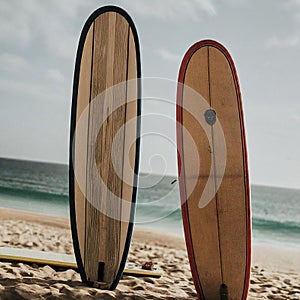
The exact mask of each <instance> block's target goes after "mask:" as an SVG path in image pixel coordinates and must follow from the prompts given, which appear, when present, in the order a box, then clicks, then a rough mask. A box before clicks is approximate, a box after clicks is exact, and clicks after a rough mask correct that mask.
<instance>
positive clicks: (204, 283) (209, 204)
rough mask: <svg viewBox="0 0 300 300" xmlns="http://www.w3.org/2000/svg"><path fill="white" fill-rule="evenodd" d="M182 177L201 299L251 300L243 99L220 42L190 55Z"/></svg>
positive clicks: (181, 96) (180, 130)
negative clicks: (248, 299) (248, 295)
mask: <svg viewBox="0 0 300 300" xmlns="http://www.w3.org/2000/svg"><path fill="white" fill-rule="evenodd" d="M177 144H178V172H179V182H180V196H181V202H182V216H183V222H184V231H185V239H186V245H187V250H188V254H189V261H190V265H191V271H192V275H193V280H194V284H195V287H196V290H197V293H198V295H199V297H200V298H201V299H212V300H216V299H231V300H233V299H239V300H240V299H246V298H247V293H248V287H249V277H250V260H251V258H250V256H251V218H250V191H249V178H248V166H247V151H246V141H245V129H244V121H243V111H242V102H241V93H240V87H239V82H238V77H237V72H236V69H235V66H234V63H233V60H232V58H231V56H230V54H229V53H228V51H227V50H226V49H225V48H224V47H223V46H222V45H221V44H219V43H218V42H215V41H211V40H205V41H201V42H198V43H196V44H194V45H193V46H192V47H191V48H190V49H189V50H188V51H187V53H186V54H185V56H184V58H183V61H182V64H181V68H180V71H179V78H178V90H177Z"/></svg>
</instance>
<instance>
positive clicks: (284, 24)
mask: <svg viewBox="0 0 300 300" xmlns="http://www.w3.org/2000/svg"><path fill="white" fill-rule="evenodd" d="M107 4H115V5H119V6H121V7H122V8H124V9H125V10H127V12H128V13H129V14H130V15H131V17H132V19H133V20H134V22H135V24H136V27H137V30H138V34H139V38H140V45H141V62H142V75H143V77H159V78H163V79H168V80H173V81H176V79H177V76H178V69H179V66H180V63H181V59H182V58H183V56H184V54H185V52H186V51H187V49H188V48H189V47H190V46H191V45H192V44H194V43H195V42H197V41H199V40H202V39H207V38H209V39H215V40H217V41H219V42H221V43H222V44H223V45H224V46H225V47H226V48H227V49H228V50H229V52H230V53H231V55H232V57H233V59H234V61H235V64H236V68H237V71H238V75H239V80H240V84H241V90H242V96H243V105H244V114H245V121H246V131H247V143H248V152H249V166H250V179H251V183H253V184H263V185H272V186H281V187H293V188H300V172H299V169H300V157H299V149H300V130H299V128H300V97H299V90H300V84H299V79H300V74H299V70H300V59H299V57H300V1H299V0H285V1H279V0H252V1H246V0H218V1H217V0H181V1H175V0H164V1H161V0H152V1H147V0H131V1H125V0H120V1H110V2H108V1H95V0H89V1H83V0H81V1H80V0H72V1H71V0H64V1H61V0H60V1H58V0H51V1H39V0H27V1H19V0H10V1H0V28H1V30H0V103H1V106H0V126H1V127H0V128H1V131H0V141H1V147H0V157H9V158H20V159H29V160H38V161H50V162H59V163H67V162H68V153H69V150H68V148H69V123H70V110H71V97H72V83H73V71H74V63H75V55H76V51H77V45H78V39H79V35H80V32H81V29H82V27H83V25H84V22H85V20H86V19H87V18H88V16H89V15H90V14H91V13H92V12H93V11H94V10H95V9H96V8H98V7H100V6H102V5H107ZM170 98H171V103H161V102H159V101H151V99H150V100H149V99H148V100H144V102H143V115H144V116H147V115H149V114H153V115H154V116H156V117H157V116H159V115H161V114H163V115H164V116H165V120H167V121H166V123H165V124H164V125H165V126H166V128H165V132H164V136H162V135H161V136H160V138H157V137H154V136H152V137H151V134H144V138H143V139H142V152H141V171H143V172H149V171H151V172H154V173H160V172H162V170H163V172H166V173H169V174H175V173H176V164H177V162H176V146H175V144H174V141H175V123H174V124H173V123H172V122H174V121H172V120H174V118H175V106H174V103H175V91H174V95H173V96H172V95H171V96H170ZM172 101H173V104H172ZM146 119H147V117H146ZM158 122H159V120H158ZM151 126H153V124H152V123H151V122H147V120H146V121H145V123H144V125H143V127H142V134H143V132H144V133H147V132H148V131H149V132H150V131H151ZM168 137H169V139H168ZM153 149H155V151H156V152H155V153H154V152H153V151H154V150H153Z"/></svg>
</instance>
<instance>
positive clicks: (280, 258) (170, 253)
mask: <svg viewBox="0 0 300 300" xmlns="http://www.w3.org/2000/svg"><path fill="white" fill-rule="evenodd" d="M0 247H16V248H27V249H35V250H42V251H52V252H58V253H66V254H72V253H73V246H72V241H71V233H70V228H69V222H68V220H67V219H63V218H53V217H48V216H42V215H37V214H31V213H24V212H18V211H14V210H8V209H0ZM128 260H129V261H130V262H135V263H140V264H142V263H144V262H146V261H152V262H154V263H155V264H156V265H157V266H158V267H159V268H161V269H162V270H163V272H164V273H163V276H162V277H161V278H159V279H157V278H149V277H144V278H135V277H132V276H123V278H122V280H121V281H120V284H119V285H118V287H117V289H116V290H115V291H101V290H98V289H94V288H90V287H86V286H84V285H83V284H82V283H81V281H80V276H79V274H78V273H77V272H76V271H75V270H72V269H69V270H61V271H57V270H54V269H52V268H51V267H49V266H44V267H38V266H36V265H31V266H30V265H27V264H24V263H8V262H0V299H14V300H18V299H30V300H34V299H68V300H69V299H197V297H196V293H195V289H194V286H193V282H192V278H191V273H190V268H189V264H188V259H187V254H186V250H185V244H184V240H183V238H182V237H179V236H173V235H167V234H164V233H160V232H154V231H150V230H141V229H136V230H135V231H134V235H133V241H132V245H131V249H130V254H129V257H128ZM248 299H300V250H299V249H284V248H275V247H271V246H263V245H256V246H254V249H253V266H252V274H251V283H250V291H249V297H248Z"/></svg>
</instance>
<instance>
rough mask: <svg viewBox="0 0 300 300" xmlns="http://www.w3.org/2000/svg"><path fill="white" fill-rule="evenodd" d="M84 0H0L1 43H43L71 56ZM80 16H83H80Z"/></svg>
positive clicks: (54, 50)
mask: <svg viewBox="0 0 300 300" xmlns="http://www.w3.org/2000/svg"><path fill="white" fill-rule="evenodd" d="M82 6H85V7H87V5H86V4H83V3H82V1H79V0H73V1H67V0H65V1H58V0H52V1H39V0H26V1H18V0H10V1H1V2H0V28H1V30H0V43H1V44H2V45H5V46H6V47H18V48H28V47H32V45H33V44H35V45H39V46H40V45H44V46H46V47H47V48H48V50H50V51H52V53H54V54H58V55H60V56H62V57H64V58H67V57H70V56H71V57H72V56H73V55H74V52H75V51H74V49H73V48H76V42H77V39H78V35H79V32H80V29H81V28H80V27H79V26H80V25H81V23H80V22H79V21H78V16H80V15H81V13H82V10H81V7H82ZM79 20H80V18H79Z"/></svg>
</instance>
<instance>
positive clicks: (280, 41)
mask: <svg viewBox="0 0 300 300" xmlns="http://www.w3.org/2000/svg"><path fill="white" fill-rule="evenodd" d="M299 43H300V38H299V37H298V36H296V35H294V36H288V37H282V38H279V37H278V36H273V37H271V38H269V39H268V40H267V41H266V47H267V48H289V47H295V46H298V45H299Z"/></svg>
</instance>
